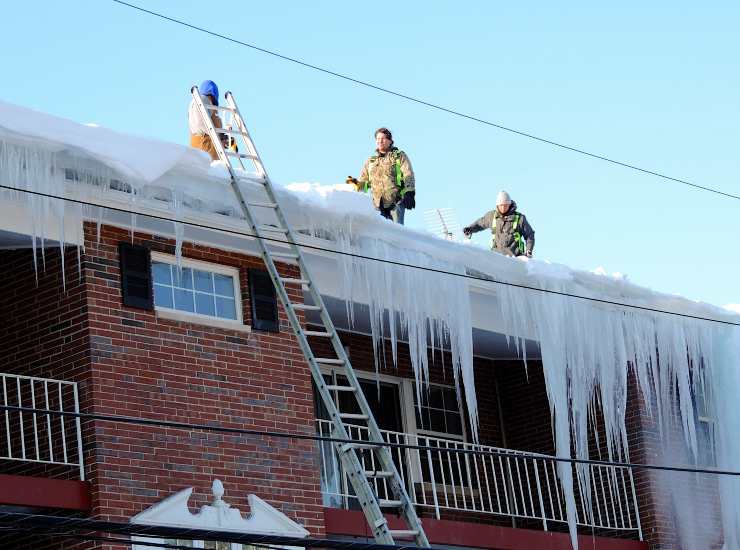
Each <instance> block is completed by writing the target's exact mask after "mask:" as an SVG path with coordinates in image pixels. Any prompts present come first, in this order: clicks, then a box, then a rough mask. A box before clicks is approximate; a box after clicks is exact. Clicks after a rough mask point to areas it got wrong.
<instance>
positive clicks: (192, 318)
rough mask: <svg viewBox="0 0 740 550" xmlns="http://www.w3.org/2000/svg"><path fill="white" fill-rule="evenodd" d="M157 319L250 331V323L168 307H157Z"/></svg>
mask: <svg viewBox="0 0 740 550" xmlns="http://www.w3.org/2000/svg"><path fill="white" fill-rule="evenodd" d="M156 315H157V319H168V320H170V321H180V322H183V323H192V324H194V325H205V326H209V327H216V328H223V329H226V330H235V331H237V332H246V333H250V332H252V327H251V326H250V325H244V324H242V323H240V322H239V321H228V320H226V319H215V318H209V317H202V316H200V315H192V314H190V313H187V312H184V311H174V310H170V309H157V310H156Z"/></svg>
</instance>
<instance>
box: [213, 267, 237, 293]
mask: <svg viewBox="0 0 740 550" xmlns="http://www.w3.org/2000/svg"><path fill="white" fill-rule="evenodd" d="M213 279H214V281H215V283H216V294H220V295H221V296H229V297H230V298H233V297H234V278H233V277H229V276H228V275H221V274H220V273H214V274H213Z"/></svg>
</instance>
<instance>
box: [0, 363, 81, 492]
mask: <svg viewBox="0 0 740 550" xmlns="http://www.w3.org/2000/svg"><path fill="white" fill-rule="evenodd" d="M0 391H2V403H3V405H5V406H11V407H26V408H32V409H46V410H54V411H61V412H75V413H79V412H80V403H79V399H78V394H77V383H76V382H67V381H64V380H54V379H51V378H36V377H32V376H20V375H16V374H4V373H0ZM0 460H14V461H19V462H33V463H40V464H52V465H59V466H74V467H77V468H79V472H80V479H81V480H84V479H85V468H84V464H83V460H82V431H81V429H80V419H79V417H70V416H63V415H52V414H42V413H29V412H23V411H7V410H6V411H4V413H3V414H2V417H0Z"/></svg>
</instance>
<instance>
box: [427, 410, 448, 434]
mask: <svg viewBox="0 0 740 550" xmlns="http://www.w3.org/2000/svg"><path fill="white" fill-rule="evenodd" d="M428 429H429V430H432V431H433V432H441V433H445V432H446V430H445V413H443V412H442V411H436V410H434V409H431V410H430V411H429V428H428Z"/></svg>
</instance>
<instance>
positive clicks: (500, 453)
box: [0, 405, 740, 476]
mask: <svg viewBox="0 0 740 550" xmlns="http://www.w3.org/2000/svg"><path fill="white" fill-rule="evenodd" d="M0 411H7V412H18V413H24V412H25V413H30V414H34V415H36V414H39V415H53V416H68V417H71V418H79V419H80V420H100V421H103V422H113V423H116V422H119V423H122V424H135V425H140V426H156V427H162V428H173V429H178V430H202V431H210V432H217V433H228V434H239V435H254V436H260V437H276V438H283V439H296V440H303V441H320V442H325V443H342V444H344V443H358V441H357V440H355V439H341V438H336V437H328V436H323V435H310V434H301V433H295V432H271V431H266V430H249V429H246V428H229V427H226V426H218V425H214V424H193V423H190V422H174V421H171V420H155V419H150V418H138V417H135V416H120V415H111V414H95V413H82V412H73V411H56V410H52V409H37V408H34V407H19V406H13V405H0ZM327 422H329V420H327ZM361 443H362V444H363V445H370V446H373V447H387V448H391V449H411V450H416V451H441V450H444V452H446V453H455V454H462V455H474V456H496V457H508V458H514V459H516V458H523V459H531V460H542V461H543V462H567V463H569V464H588V465H591V466H609V467H618V468H630V469H640V470H661V471H667V472H682V473H690V474H713V475H726V476H740V471H734V470H720V469H717V468H694V467H690V466H662V465H659V464H645V463H640V462H616V461H613V460H593V459H588V458H568V457H560V456H551V455H546V454H540V453H531V452H527V451H507V450H498V449H475V448H473V449H459V448H448V447H444V448H443V447H438V446H434V445H418V444H416V445H414V444H411V443H391V442H379V441H365V440H362V441H361Z"/></svg>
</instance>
